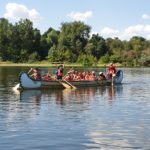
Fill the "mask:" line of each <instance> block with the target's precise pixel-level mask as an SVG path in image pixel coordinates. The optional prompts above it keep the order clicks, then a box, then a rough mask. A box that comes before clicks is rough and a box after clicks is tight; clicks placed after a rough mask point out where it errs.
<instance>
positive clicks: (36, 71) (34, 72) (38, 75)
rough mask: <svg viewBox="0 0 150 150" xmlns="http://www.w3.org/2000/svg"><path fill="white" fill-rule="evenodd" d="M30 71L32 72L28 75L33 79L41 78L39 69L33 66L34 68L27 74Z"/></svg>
mask: <svg viewBox="0 0 150 150" xmlns="http://www.w3.org/2000/svg"><path fill="white" fill-rule="evenodd" d="M31 72H33V73H32V74H31V75H30V77H32V78H33V79H35V80H41V73H40V70H39V69H38V68H35V69H34V68H31V69H30V70H29V72H28V74H29V73H31Z"/></svg>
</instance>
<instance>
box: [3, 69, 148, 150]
mask: <svg viewBox="0 0 150 150" xmlns="http://www.w3.org/2000/svg"><path fill="white" fill-rule="evenodd" d="M27 69H28V68H21V67H0V150H27V149H28V150H60V149H61V150H88V149H91V150H99V149H102V150H126V149H127V150H130V149H136V150H137V149H139V150H149V149H150V92H149V91H150V68H134V69H130V68H123V69H122V70H123V72H124V79H123V82H122V84H121V85H117V86H103V87H94V88H92V87H91V88H79V89H76V90H65V89H64V90H57V89H52V90H26V91H22V92H21V93H19V92H14V91H13V90H12V87H13V86H14V85H16V84H17V82H18V74H19V72H20V71H23V70H27Z"/></svg>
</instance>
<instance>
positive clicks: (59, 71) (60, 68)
mask: <svg viewBox="0 0 150 150" xmlns="http://www.w3.org/2000/svg"><path fill="white" fill-rule="evenodd" d="M63 72H64V65H60V66H58V68H57V71H56V79H58V80H61V79H62V77H63Z"/></svg>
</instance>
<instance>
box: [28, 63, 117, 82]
mask: <svg viewBox="0 0 150 150" xmlns="http://www.w3.org/2000/svg"><path fill="white" fill-rule="evenodd" d="M31 72H32V74H31V75H30V77H32V78H33V79H35V80H45V81H49V80H62V79H65V80H67V81H79V80H90V81H92V80H107V79H112V78H113V77H114V76H115V75H116V67H115V66H114V64H113V63H111V64H110V66H109V68H108V71H107V73H106V75H105V74H104V73H103V72H99V73H98V75H96V73H95V71H83V72H81V71H75V70H71V71H69V72H68V73H67V74H66V75H65V76H64V75H63V72H64V65H59V66H58V68H57V70H56V72H55V76H54V77H53V76H52V75H50V74H49V73H46V74H44V75H43V76H42V75H41V73H40V70H39V69H38V68H35V69H34V68H31V69H30V70H29V72H28V74H30V73H31Z"/></svg>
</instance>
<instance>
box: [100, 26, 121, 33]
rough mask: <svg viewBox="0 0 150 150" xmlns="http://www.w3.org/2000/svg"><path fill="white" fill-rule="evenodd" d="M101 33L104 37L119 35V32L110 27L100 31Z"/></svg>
mask: <svg viewBox="0 0 150 150" xmlns="http://www.w3.org/2000/svg"><path fill="white" fill-rule="evenodd" d="M100 33H101V34H102V35H116V34H118V33H119V31H118V30H116V29H113V28H110V27H105V28H103V29H102V30H101V31H100Z"/></svg>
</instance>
